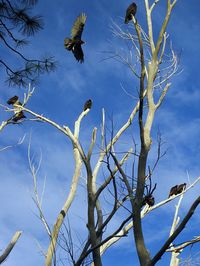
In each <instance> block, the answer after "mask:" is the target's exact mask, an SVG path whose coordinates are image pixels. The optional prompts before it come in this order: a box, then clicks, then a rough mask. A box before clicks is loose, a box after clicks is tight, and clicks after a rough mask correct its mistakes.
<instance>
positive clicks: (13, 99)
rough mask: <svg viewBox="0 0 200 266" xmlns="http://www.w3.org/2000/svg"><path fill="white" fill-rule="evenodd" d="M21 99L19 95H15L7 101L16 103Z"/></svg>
mask: <svg viewBox="0 0 200 266" xmlns="http://www.w3.org/2000/svg"><path fill="white" fill-rule="evenodd" d="M18 100H19V97H18V96H17V95H15V96H13V97H12V98H10V99H9V100H8V101H7V104H9V105H10V104H15V103H16V102H17V101H18Z"/></svg>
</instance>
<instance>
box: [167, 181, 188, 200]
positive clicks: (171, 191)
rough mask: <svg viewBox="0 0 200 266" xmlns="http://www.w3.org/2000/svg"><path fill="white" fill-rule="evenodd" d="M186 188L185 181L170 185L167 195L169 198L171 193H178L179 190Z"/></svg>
mask: <svg viewBox="0 0 200 266" xmlns="http://www.w3.org/2000/svg"><path fill="white" fill-rule="evenodd" d="M185 189H186V183H183V184H180V185H176V186H174V187H172V188H171V189H170V192H169V197H168V198H170V197H171V196H173V195H178V194H180V193H181V192H183V190H185Z"/></svg>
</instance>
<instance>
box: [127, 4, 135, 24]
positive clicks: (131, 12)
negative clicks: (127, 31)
mask: <svg viewBox="0 0 200 266" xmlns="http://www.w3.org/2000/svg"><path fill="white" fill-rule="evenodd" d="M136 12H137V5H136V3H132V4H130V6H129V7H128V8H127V10H126V16H125V20H124V23H125V24H128V23H129V21H130V20H132V16H134V17H135V14H136Z"/></svg>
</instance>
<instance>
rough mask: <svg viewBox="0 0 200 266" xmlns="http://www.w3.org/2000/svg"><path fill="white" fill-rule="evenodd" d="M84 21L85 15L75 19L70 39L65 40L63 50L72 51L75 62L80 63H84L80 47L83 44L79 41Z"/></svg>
mask: <svg viewBox="0 0 200 266" xmlns="http://www.w3.org/2000/svg"><path fill="white" fill-rule="evenodd" d="M85 21H86V15H85V14H83V13H82V14H81V15H80V16H78V17H77V19H76V21H75V22H74V25H73V27H72V30H71V39H70V38H65V40H64V42H65V48H66V49H67V50H69V51H72V53H73V54H74V56H75V58H76V60H77V61H78V62H80V63H83V62H84V54H83V50H82V47H81V45H82V44H84V43H85V42H84V41H83V40H81V35H82V32H83V28H84V25H85Z"/></svg>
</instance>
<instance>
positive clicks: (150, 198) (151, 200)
mask: <svg viewBox="0 0 200 266" xmlns="http://www.w3.org/2000/svg"><path fill="white" fill-rule="evenodd" d="M145 204H148V205H149V206H150V207H152V206H153V205H154V204H155V198H154V196H152V195H147V196H145V197H144V199H143V203H142V205H143V206H144V205H145Z"/></svg>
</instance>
